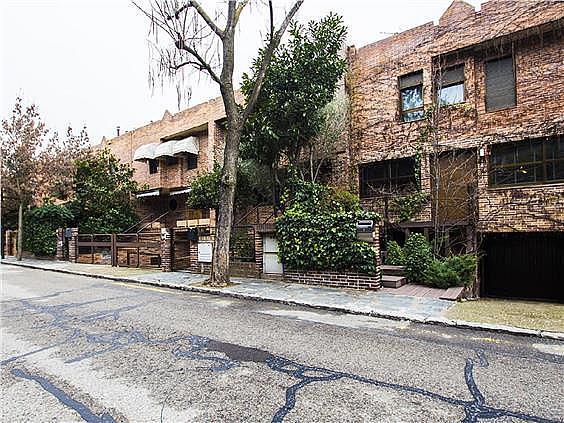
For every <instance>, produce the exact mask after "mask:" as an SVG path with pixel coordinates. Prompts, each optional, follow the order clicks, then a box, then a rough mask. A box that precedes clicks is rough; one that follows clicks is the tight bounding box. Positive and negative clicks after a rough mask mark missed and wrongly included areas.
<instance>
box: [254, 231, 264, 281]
mask: <svg viewBox="0 0 564 423" xmlns="http://www.w3.org/2000/svg"><path fill="white" fill-rule="evenodd" d="M254 237H255V268H256V269H257V272H259V274H262V252H263V247H262V234H261V233H260V232H259V231H257V227H256V226H255V227H254Z"/></svg>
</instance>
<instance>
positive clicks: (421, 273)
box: [403, 234, 433, 283]
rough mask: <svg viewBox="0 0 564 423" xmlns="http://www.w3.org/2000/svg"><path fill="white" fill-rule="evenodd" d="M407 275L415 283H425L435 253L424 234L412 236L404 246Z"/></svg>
mask: <svg viewBox="0 0 564 423" xmlns="http://www.w3.org/2000/svg"><path fill="white" fill-rule="evenodd" d="M403 251H404V253H405V273H406V275H407V277H408V278H409V280H410V281H411V282H414V283H425V278H426V274H427V270H428V269H429V266H430V265H431V262H432V261H433V253H432V250H431V246H430V245H429V242H427V239H425V237H424V236H423V235H422V234H411V235H409V237H408V238H407V241H406V242H405V246H404V250H403Z"/></svg>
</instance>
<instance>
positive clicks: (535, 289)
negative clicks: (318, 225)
mask: <svg viewBox="0 0 564 423" xmlns="http://www.w3.org/2000/svg"><path fill="white" fill-rule="evenodd" d="M563 23H564V3H563V2H554V1H505V0H493V1H489V2H486V3H483V4H482V6H481V8H480V10H479V11H476V10H475V9H474V7H472V6H471V5H469V4H467V3H465V2H464V1H461V0H454V1H453V3H452V4H451V6H450V7H449V8H448V9H447V10H446V11H445V12H444V14H443V15H442V16H441V17H440V19H439V20H438V22H437V23H433V22H430V23H427V24H424V25H421V26H419V27H416V28H413V29H410V30H407V31H405V32H402V33H400V34H397V35H394V36H391V37H389V38H386V39H383V40H381V41H378V42H376V43H373V44H370V45H367V46H365V47H362V48H358V49H357V48H355V47H354V46H352V47H349V48H348V51H347V59H348V63H349V69H348V75H347V78H346V91H347V93H348V95H349V97H350V104H351V113H350V131H349V134H348V135H347V137H346V140H347V142H346V143H345V144H346V146H345V147H344V148H342V149H341V148H340V149H339V153H338V155H337V157H336V158H335V160H334V162H333V164H332V169H333V175H331V176H332V177H331V178H330V179H331V180H332V181H333V183H334V184H336V185H343V186H346V187H348V188H350V189H352V190H353V191H357V192H358V194H359V196H360V197H361V201H362V204H363V206H364V207H366V208H369V209H373V210H375V211H378V212H379V213H380V214H381V215H382V216H383V218H384V224H383V225H382V228H381V243H382V245H383V246H384V245H385V242H386V241H387V240H389V239H396V240H398V241H400V242H402V241H403V239H405V236H406V235H407V234H408V233H410V232H421V233H424V234H425V235H426V236H427V237H428V238H429V239H430V240H432V241H433V242H435V243H439V244H440V249H441V252H442V253H443V254H451V253H461V252H465V251H472V252H478V254H480V256H481V257H482V258H481V261H480V269H479V283H478V284H477V285H476V292H475V293H476V294H478V295H490V296H503V297H521V298H543V299H550V300H559V301H562V300H564V276H562V273H563V271H564V138H563V136H564V113H563V112H562V108H563V106H564V84H563V82H564V51H563V46H564V43H563ZM223 121H224V111H223V105H222V102H221V99H219V98H217V99H213V100H210V101H208V102H206V103H203V104H200V105H197V106H194V107H191V108H189V109H187V110H184V111H182V112H179V113H177V114H175V115H171V114H170V113H168V112H166V113H165V115H164V116H163V118H162V119H161V120H160V121H157V122H152V123H150V124H148V125H146V126H144V127H141V128H138V129H135V130H133V131H129V132H127V133H124V134H121V135H119V136H118V137H116V138H113V139H110V140H105V139H104V140H103V141H102V147H108V148H110V149H111V150H112V151H113V152H114V154H116V155H117V156H118V157H119V158H120V159H121V160H122V161H123V162H127V163H130V164H132V166H133V167H134V169H135V178H136V179H137V181H138V182H139V185H140V186H141V187H142V190H141V191H139V192H138V193H137V194H136V197H137V200H138V209H139V216H140V224H139V225H140V226H139V228H136V229H137V230H139V229H143V228H145V227H154V225H155V224H156V225H157V226H158V227H161V228H175V227H176V228H178V227H184V226H188V227H189V226H194V225H196V226H197V225H199V226H202V227H203V226H211V227H213V225H214V212H213V210H190V209H188V208H187V207H186V204H185V203H186V194H187V190H188V189H189V186H190V182H191V180H192V179H193V178H194V177H195V176H196V175H197V174H198V173H199V172H202V171H207V170H211V169H212V168H213V163H214V161H218V162H220V163H221V162H222V156H223V139H224V138H223V137H224V129H223ZM255 215H256V219H255V218H254V217H255ZM249 216H250V217H253V219H254V220H253V219H251V220H253V222H251V221H250V220H249ZM241 217H242V218H243V219H242V220H241V221H244V222H245V223H254V224H255V225H256V224H259V223H260V224H261V225H257V227H260V228H259V229H260V230H262V231H263V232H264V234H263V235H261V234H260V233H259V232H256V231H255V232H254V233H253V235H252V236H251V238H250V239H252V238H253V237H254V239H255V241H256V242H255V243H254V255H255V265H256V270H257V271H258V272H261V271H265V270H268V271H269V272H270V271H272V272H273V273H280V272H281V271H282V269H281V267H280V265H279V263H278V262H277V259H276V244H275V239H274V238H273V237H272V235H271V234H270V235H269V233H270V232H271V231H272V225H271V223H272V219H271V217H272V216H271V213H270V211H269V210H265V209H262V210H259V209H257V210H253V211H252V213H251V214H246V215H245V214H244V215H243V216H241ZM267 222H268V224H266V225H264V223H267ZM255 229H256V228H255ZM244 238H245V237H244ZM199 240H200V241H199V242H198V243H195V242H190V243H189V244H187V245H189V247H187V249H188V250H189V251H185V252H184V253H180V254H179V256H182V257H184V258H186V260H187V261H186V267H188V268H191V267H193V265H194V263H198V262H200V259H202V261H205V262H209V259H210V257H207V256H206V254H208V255H209V253H210V251H211V250H210V245H209V244H208V245H206V242H207V238H206V237H205V236H204V237H199ZM202 240H203V242H201V241H202ZM257 240H258V241H257ZM243 241H244V242H243V243H244V244H245V245H247V244H249V238H248V237H247V238H245V239H244V240H243ZM263 246H264V252H263ZM249 248H250V249H252V248H253V246H249ZM173 249H174V248H173ZM200 250H201V251H200ZM208 250H209V251H208ZM206 251H208V252H207V253H206ZM204 256H206V257H204ZM180 261H181V260H177V262H179V263H180ZM267 268H268V269H267Z"/></svg>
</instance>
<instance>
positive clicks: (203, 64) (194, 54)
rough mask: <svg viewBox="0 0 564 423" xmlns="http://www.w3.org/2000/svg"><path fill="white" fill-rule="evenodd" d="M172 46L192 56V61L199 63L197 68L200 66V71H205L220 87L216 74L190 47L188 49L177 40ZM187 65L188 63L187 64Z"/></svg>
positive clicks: (187, 46) (182, 42) (183, 43)
mask: <svg viewBox="0 0 564 423" xmlns="http://www.w3.org/2000/svg"><path fill="white" fill-rule="evenodd" d="M174 45H175V46H176V48H178V49H179V50H184V51H187V52H188V53H190V54H191V55H192V57H194V59H196V60H197V61H198V63H199V66H201V69H202V70H205V71H206V72H207V73H208V74H209V76H210V77H211V78H212V79H213V80H214V81H215V82H217V83H218V84H219V85H220V86H221V85H222V84H221V80H220V79H219V77H218V76H217V74H216V73H215V72H214V70H213V69H212V67H211V66H210V65H209V63H207V62H206V61H205V60H204V58H203V57H202V56H201V55H200V54H199V53H198V52H197V51H196V50H195V49H194V48H192V47H190V46H189V45H187V44H186V43H185V42H184V41H182V40H177V41H175V42H174ZM187 64H188V63H187Z"/></svg>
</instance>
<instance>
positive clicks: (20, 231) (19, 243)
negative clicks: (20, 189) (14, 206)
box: [16, 202, 23, 261]
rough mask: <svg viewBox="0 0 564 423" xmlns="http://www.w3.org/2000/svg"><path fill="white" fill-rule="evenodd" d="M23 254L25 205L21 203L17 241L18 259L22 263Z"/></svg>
mask: <svg viewBox="0 0 564 423" xmlns="http://www.w3.org/2000/svg"><path fill="white" fill-rule="evenodd" d="M22 252H23V203H22V202H20V206H19V208H18V241H17V251H16V259H17V260H18V261H21V259H22Z"/></svg>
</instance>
